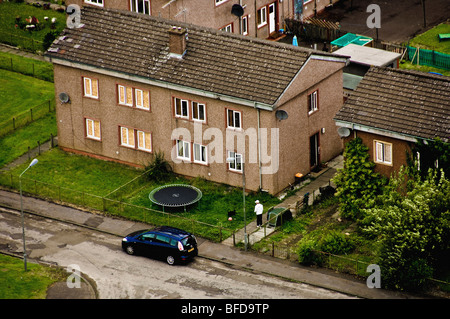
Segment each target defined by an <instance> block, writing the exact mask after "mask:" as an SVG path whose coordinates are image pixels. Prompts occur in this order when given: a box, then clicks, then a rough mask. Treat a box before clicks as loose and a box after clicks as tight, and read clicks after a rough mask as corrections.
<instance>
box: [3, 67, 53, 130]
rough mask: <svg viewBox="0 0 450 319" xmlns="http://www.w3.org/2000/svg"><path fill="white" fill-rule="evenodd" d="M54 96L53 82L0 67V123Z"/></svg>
mask: <svg viewBox="0 0 450 319" xmlns="http://www.w3.org/2000/svg"><path fill="white" fill-rule="evenodd" d="M54 97H55V89H54V84H53V83H51V82H47V81H43V80H39V79H36V78H33V77H30V76H26V75H23V74H20V73H16V72H11V71H7V70H1V69H0V101H1V103H0V123H2V122H4V121H6V120H9V119H12V118H13V117H15V116H16V115H17V114H20V113H22V112H25V111H28V110H29V109H30V108H33V107H35V106H37V105H39V104H41V103H43V102H45V101H48V100H50V99H53V98H54Z"/></svg>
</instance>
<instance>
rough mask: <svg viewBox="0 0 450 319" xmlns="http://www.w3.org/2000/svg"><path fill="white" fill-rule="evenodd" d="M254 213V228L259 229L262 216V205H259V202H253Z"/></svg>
mask: <svg viewBox="0 0 450 319" xmlns="http://www.w3.org/2000/svg"><path fill="white" fill-rule="evenodd" d="M255 204H256V205H255V213H256V226H258V227H261V225H262V215H263V205H262V204H260V203H259V200H256V201H255Z"/></svg>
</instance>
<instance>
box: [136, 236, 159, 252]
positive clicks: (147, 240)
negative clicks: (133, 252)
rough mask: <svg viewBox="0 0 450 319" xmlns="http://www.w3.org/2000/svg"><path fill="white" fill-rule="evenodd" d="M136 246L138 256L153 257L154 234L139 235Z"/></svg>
mask: <svg viewBox="0 0 450 319" xmlns="http://www.w3.org/2000/svg"><path fill="white" fill-rule="evenodd" d="M138 244H139V247H138V248H139V251H140V254H142V255H145V256H151V255H153V254H154V251H155V234H153V233H147V234H143V235H141V236H140V238H139V243H138Z"/></svg>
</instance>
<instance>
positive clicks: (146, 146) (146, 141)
mask: <svg viewBox="0 0 450 319" xmlns="http://www.w3.org/2000/svg"><path fill="white" fill-rule="evenodd" d="M137 137H138V149H140V150H143V151H147V152H151V151H152V135H151V133H148V132H144V131H137Z"/></svg>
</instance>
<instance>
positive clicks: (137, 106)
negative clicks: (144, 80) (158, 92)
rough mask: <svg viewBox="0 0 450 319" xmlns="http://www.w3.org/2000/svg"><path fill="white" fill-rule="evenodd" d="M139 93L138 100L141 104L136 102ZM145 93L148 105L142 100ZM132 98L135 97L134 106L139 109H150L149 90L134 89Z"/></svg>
mask: <svg viewBox="0 0 450 319" xmlns="http://www.w3.org/2000/svg"><path fill="white" fill-rule="evenodd" d="M139 95H140V100H141V102H142V104H141V105H139V104H138V101H139V98H138V97H139ZM146 95H147V99H148V107H146V106H145V103H144V100H145V98H144V97H145V96H146ZM134 99H135V101H136V102H135V104H136V108H138V109H141V110H146V111H150V92H149V91H146V90H141V89H134Z"/></svg>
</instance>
